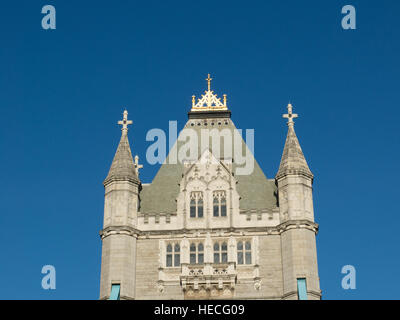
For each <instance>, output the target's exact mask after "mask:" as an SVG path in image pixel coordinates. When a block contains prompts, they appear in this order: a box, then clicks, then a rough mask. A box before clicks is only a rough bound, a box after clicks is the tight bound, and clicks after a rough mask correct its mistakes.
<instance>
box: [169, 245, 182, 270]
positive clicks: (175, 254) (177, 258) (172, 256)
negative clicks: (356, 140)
mask: <svg viewBox="0 0 400 320" xmlns="http://www.w3.org/2000/svg"><path fill="white" fill-rule="evenodd" d="M166 260H167V261H166V265H167V267H179V266H180V265H181V247H180V245H179V243H175V244H172V243H168V245H167V255H166Z"/></svg>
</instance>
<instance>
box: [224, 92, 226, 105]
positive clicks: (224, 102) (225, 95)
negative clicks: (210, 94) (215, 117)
mask: <svg viewBox="0 0 400 320" xmlns="http://www.w3.org/2000/svg"><path fill="white" fill-rule="evenodd" d="M224 106H225V107H226V94H224Z"/></svg>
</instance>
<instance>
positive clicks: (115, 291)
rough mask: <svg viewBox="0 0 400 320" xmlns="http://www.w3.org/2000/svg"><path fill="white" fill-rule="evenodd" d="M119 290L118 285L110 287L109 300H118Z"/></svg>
mask: <svg viewBox="0 0 400 320" xmlns="http://www.w3.org/2000/svg"><path fill="white" fill-rule="evenodd" d="M119 290H120V285H119V284H113V285H111V294H110V300H119Z"/></svg>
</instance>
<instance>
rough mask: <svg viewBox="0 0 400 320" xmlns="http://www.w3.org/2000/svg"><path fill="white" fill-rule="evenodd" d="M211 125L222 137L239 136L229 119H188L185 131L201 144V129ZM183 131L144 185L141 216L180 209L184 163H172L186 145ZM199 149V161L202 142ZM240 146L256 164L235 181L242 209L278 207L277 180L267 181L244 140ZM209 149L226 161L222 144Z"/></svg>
mask: <svg viewBox="0 0 400 320" xmlns="http://www.w3.org/2000/svg"><path fill="white" fill-rule="evenodd" d="M212 123H214V126H212V129H216V130H217V131H218V132H219V133H221V134H222V133H223V132H224V131H225V132H230V133H231V137H234V134H235V132H236V134H237V129H236V127H235V125H234V124H233V122H232V120H230V119H215V121H214V120H213V119H205V120H204V119H203V120H201V121H200V120H196V119H189V121H188V122H187V123H186V125H185V127H184V129H192V130H194V132H195V134H196V135H197V137H198V139H199V141H200V137H201V129H210V127H211V124H212ZM182 132H183V130H182V131H181V132H180V134H179V136H178V139H177V141H176V142H175V145H174V146H173V147H172V149H171V150H170V153H169V155H168V157H167V158H166V160H165V162H164V163H163V164H162V166H161V168H160V170H159V171H158V173H157V175H156V176H155V178H154V180H153V181H152V183H151V184H149V185H146V186H144V187H143V189H142V191H141V193H140V200H141V205H140V211H141V212H142V213H175V212H176V210H177V203H176V199H177V197H178V194H179V191H180V190H179V183H180V181H181V179H182V177H183V174H184V172H185V168H184V163H181V162H179V161H178V163H170V158H174V157H175V154H176V152H177V151H178V150H180V149H181V148H182V146H184V144H185V141H182V140H183V139H184V136H182V135H184V134H183V133H182ZM232 139H233V138H232ZM230 143H231V144H232V145H233V143H234V142H233V140H232V141H230ZM197 147H198V153H197V154H198V155H199V156H198V158H197V159H200V157H201V155H202V154H203V153H204V151H205V150H202V147H204V146H201V145H200V143H199V145H198V146H197ZM239 147H240V148H241V149H242V150H243V154H244V152H247V154H248V156H249V158H250V159H251V161H254V169H253V170H252V172H251V173H250V174H248V175H235V179H236V180H237V191H238V193H239V195H240V204H239V205H240V209H241V210H251V209H255V210H258V209H266V208H267V209H269V208H274V207H276V206H277V198H276V186H275V181H274V180H268V179H267V178H266V176H265V175H264V173H263V172H262V170H261V168H260V166H259V165H258V163H257V161H256V160H255V159H254V157H253V154H252V153H251V151H250V150H249V148H247V146H246V144H245V142H244V140H243V139H242V138H240V146H239ZM207 148H211V149H210V151H211V152H212V154H213V155H215V154H219V155H220V157H221V158H223V155H224V150H223V149H224V146H223V143H221V146H220V150H213V145H212V143H210V144H209V146H207ZM171 154H174V156H171ZM227 160H229V159H227ZM240 167H241V166H240V165H238V164H237V163H235V159H233V163H232V171H233V172H234V173H235V170H236V169H237V168H240Z"/></svg>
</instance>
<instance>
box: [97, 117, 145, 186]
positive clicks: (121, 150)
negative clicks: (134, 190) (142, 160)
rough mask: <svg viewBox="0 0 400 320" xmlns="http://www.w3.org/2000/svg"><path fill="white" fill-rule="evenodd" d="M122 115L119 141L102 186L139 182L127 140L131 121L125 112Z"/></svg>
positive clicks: (119, 122)
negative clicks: (114, 183)
mask: <svg viewBox="0 0 400 320" xmlns="http://www.w3.org/2000/svg"><path fill="white" fill-rule="evenodd" d="M123 115H124V118H123V120H121V121H118V124H120V125H122V128H121V130H122V136H121V140H120V142H119V145H118V148H117V151H116V153H115V156H114V159H113V162H112V164H111V168H110V171H109V172H108V175H107V178H106V179H105V180H104V185H106V184H108V183H110V182H111V181H113V180H119V181H133V182H139V178H138V176H137V173H136V169H135V164H134V162H133V158H132V152H131V148H130V146H129V140H128V125H129V124H132V121H131V120H128V111H126V110H125V111H124V113H123Z"/></svg>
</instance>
